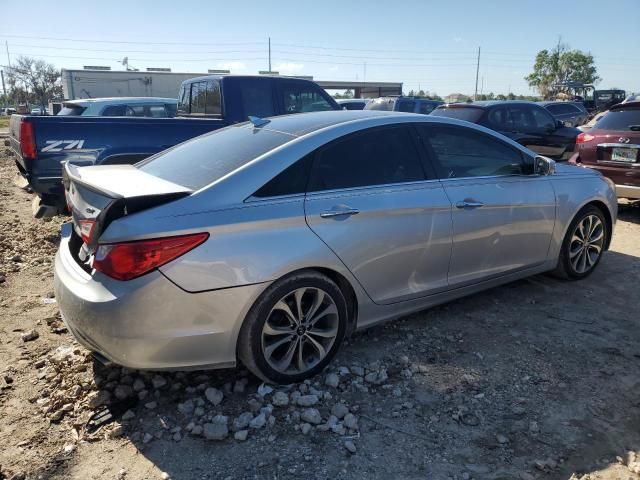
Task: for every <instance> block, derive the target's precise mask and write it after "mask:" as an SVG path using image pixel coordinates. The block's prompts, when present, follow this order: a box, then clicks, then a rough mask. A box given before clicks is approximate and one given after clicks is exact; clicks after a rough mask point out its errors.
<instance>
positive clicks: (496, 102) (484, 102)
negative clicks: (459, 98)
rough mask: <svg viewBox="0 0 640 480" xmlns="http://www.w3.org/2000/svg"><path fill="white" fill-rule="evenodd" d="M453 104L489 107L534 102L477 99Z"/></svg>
mask: <svg viewBox="0 0 640 480" xmlns="http://www.w3.org/2000/svg"><path fill="white" fill-rule="evenodd" d="M449 105H451V104H449ZM455 105H458V106H460V105H465V106H469V107H480V108H490V107H495V106H496V105H536V102H530V101H529V100H479V101H477V102H472V103H456V104H455Z"/></svg>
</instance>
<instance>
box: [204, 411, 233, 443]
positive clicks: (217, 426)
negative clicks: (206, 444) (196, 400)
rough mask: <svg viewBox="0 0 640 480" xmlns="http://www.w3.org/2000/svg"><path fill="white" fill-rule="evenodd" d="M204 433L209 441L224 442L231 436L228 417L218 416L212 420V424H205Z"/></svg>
mask: <svg viewBox="0 0 640 480" xmlns="http://www.w3.org/2000/svg"><path fill="white" fill-rule="evenodd" d="M203 432H204V437H205V438H206V439H207V440H224V439H225V438H227V436H228V435H229V428H228V427H227V417H225V416H224V415H216V416H215V417H213V419H212V420H211V423H205V424H204V426H203Z"/></svg>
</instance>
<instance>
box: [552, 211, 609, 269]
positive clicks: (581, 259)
mask: <svg viewBox="0 0 640 480" xmlns="http://www.w3.org/2000/svg"><path fill="white" fill-rule="evenodd" d="M607 235H608V228H607V220H606V218H605V216H604V214H603V213H602V210H600V209H599V208H597V207H595V206H593V205H587V206H586V207H584V208H582V209H581V210H580V211H579V212H578V213H577V214H576V216H575V217H574V218H573V220H572V221H571V224H570V225H569V228H568V229H567V233H566V234H565V237H564V240H563V242H562V247H561V249H560V256H559V258H558V265H557V267H556V269H555V270H554V271H553V273H554V274H555V275H556V276H558V277H560V278H564V279H566V280H580V279H583V278H586V277H588V276H589V275H591V273H593V271H594V270H595V269H596V267H597V266H598V263H600V259H601V258H602V254H603V253H604V249H605V246H606V245H607V241H608V239H607ZM584 238H586V239H587V241H586V243H585V240H584Z"/></svg>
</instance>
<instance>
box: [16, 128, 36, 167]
mask: <svg viewBox="0 0 640 480" xmlns="http://www.w3.org/2000/svg"><path fill="white" fill-rule="evenodd" d="M20 150H21V151H22V158H24V159H25V160H35V159H36V153H37V151H36V136H35V135H34V133H33V123H31V122H25V121H24V120H23V121H22V122H20Z"/></svg>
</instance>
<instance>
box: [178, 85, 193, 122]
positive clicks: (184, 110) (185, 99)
mask: <svg viewBox="0 0 640 480" xmlns="http://www.w3.org/2000/svg"><path fill="white" fill-rule="evenodd" d="M189 87H190V85H188V84H187V85H183V86H182V88H181V89H180V95H179V97H178V110H177V111H178V113H180V114H182V115H185V114H189V113H191V112H190V110H189V93H190V88H189Z"/></svg>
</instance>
